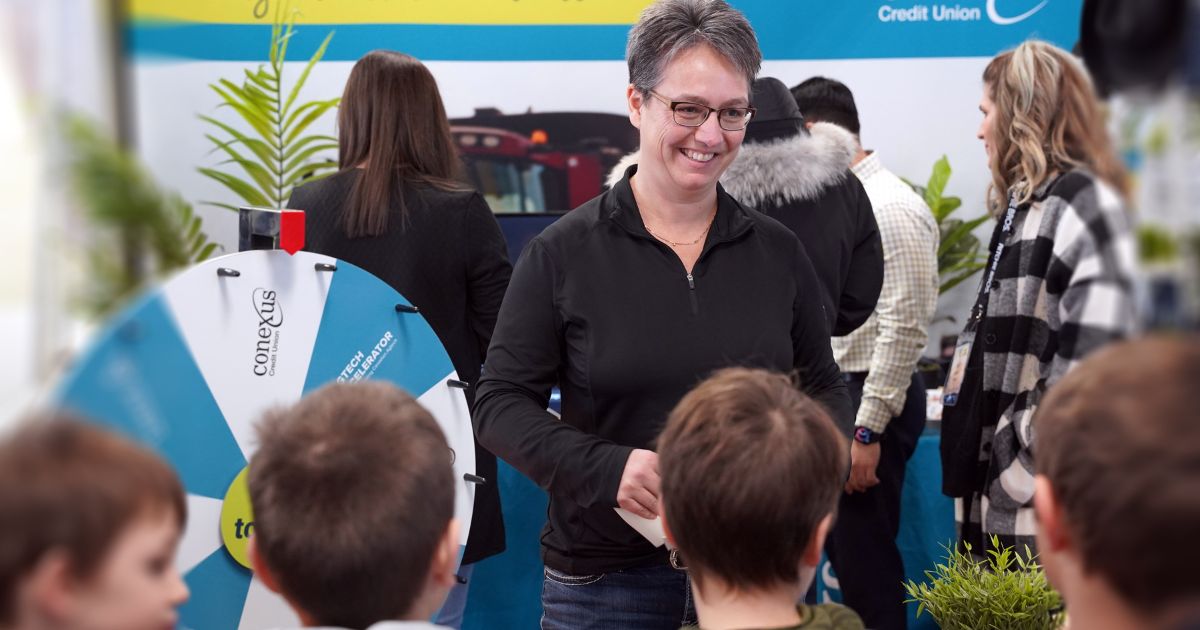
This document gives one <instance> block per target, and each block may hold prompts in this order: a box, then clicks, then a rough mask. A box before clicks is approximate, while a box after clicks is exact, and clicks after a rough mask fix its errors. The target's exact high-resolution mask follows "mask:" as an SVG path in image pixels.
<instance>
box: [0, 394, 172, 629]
mask: <svg viewBox="0 0 1200 630" xmlns="http://www.w3.org/2000/svg"><path fill="white" fill-rule="evenodd" d="M186 506H187V504H186V501H185V499H184V493H183V487H182V486H181V485H180V483H179V478H178V477H177V476H176V475H175V473H174V471H172V470H171V468H170V466H168V465H167V464H166V463H165V462H164V461H163V460H161V459H160V458H158V457H157V456H156V455H154V454H153V453H151V452H149V451H147V450H145V449H143V448H141V447H139V446H137V445H135V444H133V443H132V442H129V441H128V440H126V439H124V438H121V437H119V436H117V435H114V434H111V433H108V432H106V431H104V430H102V429H100V428H98V427H95V426H93V425H89V424H86V423H83V422H79V421H76V420H72V419H69V418H66V417H62V416H55V417H42V418H35V419H32V420H31V421H30V422H28V423H26V424H24V425H23V426H21V427H20V428H18V429H17V430H16V432H15V433H13V434H12V435H10V436H8V438H7V439H5V440H3V441H2V442H0V532H3V534H0V535H2V536H3V540H0V627H7V626H12V627H16V628H20V627H24V626H28V627H49V628H55V627H61V628H77V629H84V628H86V629H96V630H106V629H112V630H141V629H147V630H149V629H155V630H157V629H160V628H173V627H174V626H175V621H176V618H177V612H176V608H177V607H178V606H179V605H180V604H182V603H183V602H184V601H185V600H186V599H187V596H188V590H187V587H186V586H185V585H184V583H183V581H182V580H181V579H180V576H179V572H178V571H177V570H176V568H175V550H176V547H177V545H178V542H179V536H180V532H181V529H182V527H183V524H184V522H185V520H186V510H187V507H186Z"/></svg>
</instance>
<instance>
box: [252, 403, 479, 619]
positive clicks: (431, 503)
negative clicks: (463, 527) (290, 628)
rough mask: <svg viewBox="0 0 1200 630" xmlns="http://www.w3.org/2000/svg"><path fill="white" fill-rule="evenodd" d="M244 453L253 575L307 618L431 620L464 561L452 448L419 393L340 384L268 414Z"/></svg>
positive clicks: (301, 615)
mask: <svg viewBox="0 0 1200 630" xmlns="http://www.w3.org/2000/svg"><path fill="white" fill-rule="evenodd" d="M259 439H260V445H259V449H258V451H257V452H256V453H255V454H254V457H253V458H252V459H251V461H250V472H249V479H248V483H249V487H250V502H251V505H252V506H253V509H254V536H253V537H252V538H251V539H250V557H251V559H252V562H253V564H254V568H255V572H256V574H257V575H258V577H259V578H260V579H261V580H262V581H263V583H264V584H266V585H267V587H268V588H270V589H272V590H274V591H277V592H278V593H279V594H281V595H282V596H283V597H284V599H286V600H287V601H288V603H289V604H290V605H291V606H292V608H293V609H294V610H295V611H296V614H297V615H298V616H299V617H300V620H301V622H302V623H303V624H304V625H305V626H334V627H340V628H353V629H362V628H367V627H371V628H373V630H382V629H383V628H397V629H398V628H402V627H403V628H413V629H414V630H415V629H417V628H434V627H438V626H433V625H432V624H429V623H428V622H426V621H422V620H427V619H429V618H430V617H431V616H432V615H433V614H434V612H436V611H437V610H438V608H440V607H441V605H442V602H443V600H445V598H446V593H447V592H448V591H449V590H450V588H451V587H452V586H453V585H454V584H455V576H454V570H455V568H456V567H457V564H458V559H459V553H458V552H459V545H458V521H456V520H455V519H454V471H453V468H452V453H451V451H450V447H449V445H448V443H447V442H446V438H445V436H444V435H443V434H442V431H441V429H440V428H439V427H438V424H437V421H435V420H434V419H433V416H431V415H430V414H429V412H428V411H426V410H425V409H424V408H423V407H421V405H420V404H418V403H417V401H416V400H415V399H414V398H413V397H412V396H409V395H408V394H406V393H404V392H403V391H401V390H399V389H397V388H396V387H394V386H392V385H388V384H385V383H381V382H360V383H337V384H332V385H327V386H325V387H323V388H321V389H319V390H317V391H316V392H313V393H312V394H309V395H308V396H306V397H304V399H302V400H301V401H300V402H299V403H297V404H295V405H294V406H292V407H290V408H286V409H282V410H277V411H273V412H270V413H268V414H267V415H266V417H265V418H264V419H263V421H262V422H261V424H260V425H259Z"/></svg>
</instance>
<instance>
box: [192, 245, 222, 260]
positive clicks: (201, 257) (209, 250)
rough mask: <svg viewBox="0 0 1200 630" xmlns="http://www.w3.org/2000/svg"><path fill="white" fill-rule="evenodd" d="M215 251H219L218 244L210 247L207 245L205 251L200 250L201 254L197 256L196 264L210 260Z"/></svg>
mask: <svg viewBox="0 0 1200 630" xmlns="http://www.w3.org/2000/svg"><path fill="white" fill-rule="evenodd" d="M215 249H217V244H216V243H209V244H208V245H205V246H204V249H202V250H200V253H198V254H196V258H195V260H196V262H203V261H205V260H208V257H209V256H212V253H213V250H215Z"/></svg>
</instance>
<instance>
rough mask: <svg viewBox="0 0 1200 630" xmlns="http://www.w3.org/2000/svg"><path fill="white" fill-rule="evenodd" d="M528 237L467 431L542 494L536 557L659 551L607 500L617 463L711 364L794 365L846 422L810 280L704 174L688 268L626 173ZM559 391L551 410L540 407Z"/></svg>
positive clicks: (771, 226) (792, 251)
mask: <svg viewBox="0 0 1200 630" xmlns="http://www.w3.org/2000/svg"><path fill="white" fill-rule="evenodd" d="M636 168H637V167H636V166H634V167H631V168H630V169H629V171H627V173H626V177H625V178H624V179H622V180H621V181H620V182H618V183H617V184H616V186H615V187H614V188H613V189H612V190H610V191H608V192H605V193H603V194H601V195H600V196H599V197H597V198H595V199H593V200H591V201H589V202H587V203H585V204H584V205H582V206H580V207H579V208H577V209H575V210H573V211H572V212H570V213H568V214H567V215H566V216H564V217H563V218H562V219H559V220H558V221H557V222H556V223H554V224H553V225H551V226H550V227H549V228H547V229H546V230H545V231H544V232H543V233H542V234H541V235H539V236H538V237H537V238H535V239H534V240H533V241H531V242H530V244H529V246H528V247H527V248H526V249H525V251H524V252H523V253H522V255H521V259H520V260H519V261H518V262H517V266H516V270H515V271H514V273H513V279H512V283H511V284H510V286H509V291H508V294H507V295H506V296H505V298H504V305H503V306H502V307H501V309H500V319H499V321H498V323H497V324H496V334H495V335H494V336H493V337H492V346H491V348H490V349H489V350H488V357H487V362H486V364H485V366H484V376H483V378H482V379H481V380H480V383H479V394H478V398H477V400H476V404H477V406H476V413H475V422H476V427H475V430H476V435H477V436H478V437H479V440H480V441H481V442H482V443H483V444H484V445H485V446H487V447H488V448H489V449H491V450H492V451H493V452H495V453H496V454H497V455H498V456H500V457H502V458H503V459H504V460H505V461H507V462H509V463H511V464H512V465H513V466H514V467H515V468H517V469H518V470H520V471H521V472H523V473H524V474H526V475H528V476H529V477H530V478H531V479H533V480H534V482H536V483H537V484H538V485H540V486H541V487H542V488H544V489H546V490H547V492H549V494H550V509H549V522H548V523H547V525H546V528H545V530H544V531H543V534H542V556H543V560H544V561H545V563H546V565H547V566H549V567H551V568H553V569H556V570H559V571H564V572H567V573H569V574H576V575H578V574H591V573H600V572H606V571H615V570H620V569H625V568H629V567H634V566H639V565H644V564H651V563H656V562H665V559H666V551H665V550H664V549H656V548H654V547H653V546H652V545H651V544H650V543H649V542H647V541H646V540H645V539H643V538H642V537H641V536H640V535H639V534H638V533H637V532H635V531H634V530H633V529H632V528H630V527H629V526H628V525H626V524H625V523H624V522H623V521H622V520H621V519H620V517H619V516H618V515H617V514H616V513H615V512H614V511H613V508H614V507H616V505H617V502H616V497H617V486H618V485H619V482H620V479H621V474H622V472H623V471H624V468H625V461H626V459H627V458H628V456H629V453H630V451H631V450H633V449H635V448H652V446H653V443H654V441H655V439H656V438H657V437H658V434H659V432H660V431H661V429H662V427H663V425H664V423H665V421H666V417H667V414H668V412H669V411H670V410H671V409H672V408H673V407H674V406H675V404H676V403H677V402H678V401H679V399H680V398H682V397H683V395H684V394H685V393H687V391H688V390H689V389H691V388H692V387H693V386H694V385H696V384H697V383H698V382H699V381H700V380H702V379H703V378H705V377H706V376H708V375H709V374H710V373H711V372H712V371H714V370H716V369H718V368H721V367H727V366H733V365H741V366H754V367H763V368H770V369H773V370H778V371H791V370H793V369H794V370H797V371H798V373H799V375H800V378H801V379H802V382H803V384H804V386H805V389H806V390H807V391H808V392H809V393H811V394H812V395H813V396H814V397H815V398H817V399H818V400H820V401H821V402H823V403H824V404H825V405H826V406H827V407H828V408H829V409H830V410H831V411H832V413H833V415H834V417H835V418H837V419H838V420H839V421H840V422H841V423H842V424H844V425H849V424H850V423H852V422H853V414H852V411H851V408H850V400H849V398H848V397H847V395H846V389H845V385H844V383H843V382H842V379H841V377H840V374H839V372H838V368H837V365H836V364H835V363H834V362H833V356H832V352H831V350H830V346H829V329H828V326H827V324H826V320H825V317H824V314H823V306H822V303H823V300H822V297H821V294H822V288H821V286H820V284H819V283H818V281H817V279H816V276H815V275H814V273H813V270H812V265H811V263H809V261H808V257H807V255H805V253H804V247H803V246H802V245H801V244H800V242H799V241H798V240H797V239H796V237H795V236H794V235H793V234H792V233H791V232H790V231H788V229H787V228H785V227H784V226H782V225H780V224H779V223H778V222H776V221H774V220H773V219H770V218H768V217H766V216H764V215H762V214H759V213H756V212H751V211H748V210H746V209H745V208H744V207H742V206H741V204H739V203H738V202H737V201H735V200H734V199H733V198H732V197H730V196H729V195H727V194H725V192H724V191H723V190H721V189H719V188H718V193H717V198H718V209H717V214H716V217H715V219H714V221H713V225H712V228H711V230H710V232H709V235H708V237H707V241H706V242H705V245H704V249H703V250H702V253H701V254H700V258H699V259H698V260H697V262H696V264H695V266H694V268H693V272H692V274H691V278H690V279H689V277H688V275H687V273H686V272H685V270H684V267H683V265H682V264H681V263H680V261H679V259H678V257H676V255H675V253H674V252H672V251H671V249H670V248H668V247H667V246H666V245H664V244H662V243H660V242H659V241H657V240H656V239H654V238H653V237H652V236H650V234H649V233H648V232H647V231H646V228H645V227H644V226H643V224H642V221H641V215H640V213H639V211H638V208H637V205H636V202H635V201H634V197H633V192H632V190H631V188H630V185H629V177H630V176H631V175H632V174H633V173H634V172H635V170H636ZM555 385H558V386H559V387H560V388H561V390H562V421H559V420H558V419H556V418H555V417H554V416H553V415H551V414H549V413H548V412H547V411H546V406H547V402H548V400H549V396H550V390H551V388H552V387H554V386H555Z"/></svg>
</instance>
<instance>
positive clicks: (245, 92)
mask: <svg viewBox="0 0 1200 630" xmlns="http://www.w3.org/2000/svg"><path fill="white" fill-rule="evenodd" d="M220 83H221V86H222V87H224V88H225V89H226V90H227V91H228V92H229V93H230V94H232V95H234V96H235V97H237V98H238V99H240V100H241V103H242V105H245V106H246V107H247V108H249V109H250V110H251V111H254V112H255V113H258V114H261V115H262V116H263V117H264V118H266V119H267V121H268V122H270V123H271V124H275V123H276V122H278V121H277V119H276V118H277V116H276V115H275V108H274V106H273V105H272V103H271V98H270V97H269V96H267V95H265V94H263V93H262V92H261V91H259V90H257V89H256V88H254V86H252V85H250V86H244V85H237V84H236V83H234V82H232V81H230V80H229V79H221V80H220ZM251 90H254V92H253V93H252V92H251Z"/></svg>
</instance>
